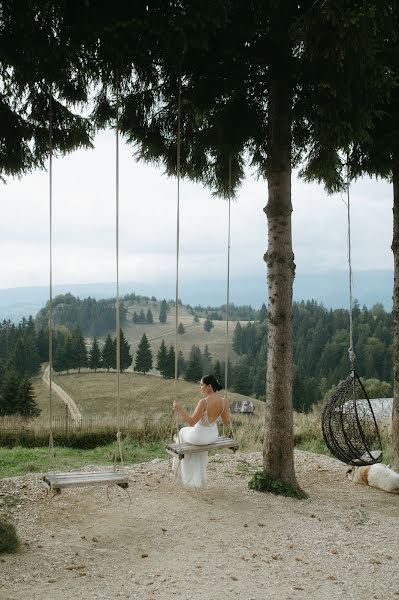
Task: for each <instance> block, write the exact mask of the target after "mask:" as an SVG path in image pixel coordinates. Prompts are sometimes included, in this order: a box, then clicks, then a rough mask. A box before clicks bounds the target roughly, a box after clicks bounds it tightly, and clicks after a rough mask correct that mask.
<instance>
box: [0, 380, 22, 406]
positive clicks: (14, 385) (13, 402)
mask: <svg viewBox="0 0 399 600" xmlns="http://www.w3.org/2000/svg"><path fill="white" fill-rule="evenodd" d="M19 389H20V382H19V379H18V376H17V374H16V373H15V371H12V370H8V371H6V372H5V373H4V377H3V381H2V386H1V390H0V414H1V415H13V414H17V413H18V398H19Z"/></svg>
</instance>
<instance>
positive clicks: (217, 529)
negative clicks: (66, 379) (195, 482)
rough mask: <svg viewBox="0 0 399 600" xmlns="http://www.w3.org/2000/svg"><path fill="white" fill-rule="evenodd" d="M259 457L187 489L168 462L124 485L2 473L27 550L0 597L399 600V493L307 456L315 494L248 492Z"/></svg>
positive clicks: (6, 560) (240, 459) (6, 576)
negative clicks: (64, 483) (62, 486)
mask: <svg viewBox="0 0 399 600" xmlns="http://www.w3.org/2000/svg"><path fill="white" fill-rule="evenodd" d="M260 461H261V455H260V453H253V454H240V453H238V454H237V455H236V456H234V455H231V454H221V455H216V456H214V457H212V458H211V460H210V463H209V486H208V488H207V489H205V490H201V491H197V492H193V491H187V490H185V489H182V488H180V487H177V486H176V484H175V481H174V480H173V478H172V476H171V474H170V471H169V468H168V463H167V461H158V462H153V463H144V464H139V465H133V466H130V467H128V471H129V474H130V478H131V483H130V494H131V498H132V502H131V505H130V506H129V503H128V501H127V497H126V494H125V493H124V492H123V491H122V490H119V489H118V488H112V490H111V491H110V497H111V499H110V501H108V500H107V496H106V491H105V489H104V488H80V489H73V490H69V491H64V492H63V493H62V495H61V496H57V497H55V498H54V499H53V500H52V501H51V502H49V501H48V500H47V499H45V498H44V497H43V493H42V491H41V488H40V482H39V476H37V475H35V476H33V475H32V476H27V477H20V478H14V479H13V480H0V493H1V494H2V496H0V499H1V497H3V499H4V498H9V500H8V503H9V504H12V500H10V498H14V499H15V500H14V503H16V504H17V505H16V506H15V508H14V518H15V521H16V524H17V528H18V531H19V535H20V538H21V541H22V550H21V551H20V552H19V553H17V554H15V555H2V558H1V559H0V561H1V562H0V581H1V587H0V599H1V600H6V599H7V600H27V599H29V600H39V599H40V600H45V599H48V598H52V599H53V600H76V598H79V599H90V600H92V599H97V598H101V599H106V600H110V599H113V598H128V599H130V600H170V599H173V598H176V599H179V600H226V599H231V598H233V599H234V598H237V599H240V600H264V599H272V600H289V599H294V600H296V599H299V600H301V599H303V600H305V599H306V600H308V599H312V600H313V599H314V600H334V599H336V598H345V599H350V600H369V599H379V600H388V599H390V600H392V599H395V598H399V572H398V568H397V567H398V557H399V536H398V530H399V510H398V508H399V496H397V495H393V494H387V493H384V492H381V491H379V490H376V489H373V488H368V487H364V486H360V485H356V484H353V483H350V482H349V481H347V480H346V478H345V471H346V468H345V466H344V465H342V464H341V463H339V462H338V461H336V460H334V459H331V458H328V457H325V456H319V455H314V454H310V453H306V452H297V453H296V468H297V474H298V479H299V481H300V483H301V485H302V487H303V488H304V489H306V490H307V492H308V493H309V494H310V496H311V497H310V499H309V500H303V501H297V500H292V499H289V498H283V497H278V496H273V495H271V494H260V493H258V492H253V491H251V490H249V489H248V487H247V481H248V478H249V473H250V472H251V471H253V470H254V469H255V468H256V467H257V466H258V465H259V464H260Z"/></svg>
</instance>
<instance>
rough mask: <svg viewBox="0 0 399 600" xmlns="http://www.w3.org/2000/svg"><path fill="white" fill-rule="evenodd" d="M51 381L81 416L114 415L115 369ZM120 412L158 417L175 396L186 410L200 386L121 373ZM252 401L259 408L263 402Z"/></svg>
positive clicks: (196, 397)
mask: <svg viewBox="0 0 399 600" xmlns="http://www.w3.org/2000/svg"><path fill="white" fill-rule="evenodd" d="M54 381H55V382H56V383H57V384H58V385H60V386H61V387H62V388H63V389H64V390H65V391H66V392H67V393H68V394H69V395H70V396H71V397H72V398H73V400H74V401H75V402H76V404H77V406H78V408H79V410H80V411H81V413H82V415H83V416H89V415H102V416H110V415H116V397H117V396H116V395H117V375H116V373H115V372H110V373H107V372H104V371H98V372H97V373H94V372H93V371H86V372H81V373H71V374H69V375H57V376H55V377H54ZM119 384H120V400H121V412H122V413H123V414H133V415H136V416H137V419H141V418H143V417H144V416H147V417H149V418H160V417H162V416H165V415H171V414H172V402H173V400H174V399H175V398H176V400H178V401H179V402H181V403H182V404H183V406H184V407H186V409H187V410H188V411H190V410H192V409H193V408H194V407H195V405H196V403H197V402H198V400H199V399H200V398H201V395H200V390H199V386H198V385H197V384H195V383H189V382H187V381H184V380H180V379H179V381H178V382H177V388H176V390H175V381H174V379H163V378H162V377H158V376H156V375H148V374H147V375H142V374H140V373H132V372H124V373H121V374H120V377H119ZM229 398H230V400H231V401H234V400H242V399H246V398H247V397H246V396H242V395H241V394H234V393H231V394H229ZM251 400H252V401H253V402H254V404H255V405H256V408H257V409H258V410H259V409H261V408H263V403H262V402H261V401H259V400H254V399H252V398H251Z"/></svg>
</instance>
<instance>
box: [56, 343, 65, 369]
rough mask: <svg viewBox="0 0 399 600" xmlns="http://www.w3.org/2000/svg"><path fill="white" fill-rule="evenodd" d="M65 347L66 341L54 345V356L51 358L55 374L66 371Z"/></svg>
mask: <svg viewBox="0 0 399 600" xmlns="http://www.w3.org/2000/svg"><path fill="white" fill-rule="evenodd" d="M65 346H66V340H59V341H58V342H57V344H56V345H55V347H54V348H55V349H54V356H53V369H54V371H56V372H57V373H62V371H66V368H67V365H66V358H65Z"/></svg>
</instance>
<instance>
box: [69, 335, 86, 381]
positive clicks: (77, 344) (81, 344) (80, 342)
mask: <svg viewBox="0 0 399 600" xmlns="http://www.w3.org/2000/svg"><path fill="white" fill-rule="evenodd" d="M72 345H73V356H74V364H73V367H74V368H75V369H78V372H79V373H80V369H81V368H82V367H87V364H88V359H87V349H86V344H85V339H84V337H83V333H82V330H81V329H80V327H79V326H78V327H76V328H75V329H74V330H73V332H72Z"/></svg>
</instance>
